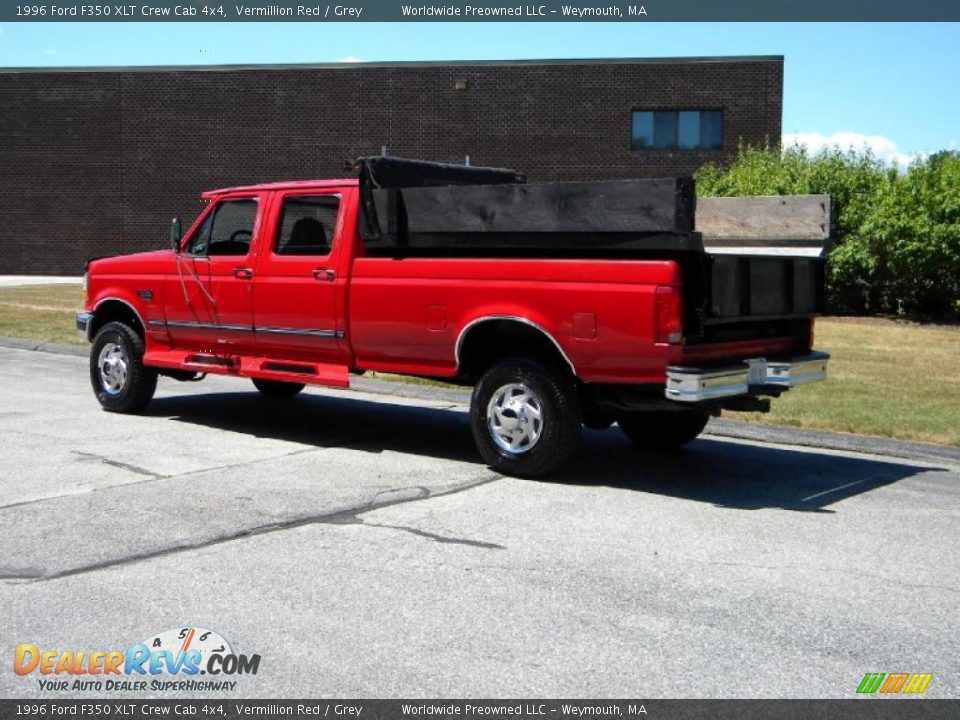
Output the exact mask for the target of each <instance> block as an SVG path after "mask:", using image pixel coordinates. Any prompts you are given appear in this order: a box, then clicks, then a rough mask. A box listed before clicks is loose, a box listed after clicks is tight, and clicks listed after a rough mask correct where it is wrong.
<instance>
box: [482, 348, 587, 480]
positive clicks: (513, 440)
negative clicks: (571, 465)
mask: <svg viewBox="0 0 960 720" xmlns="http://www.w3.org/2000/svg"><path fill="white" fill-rule="evenodd" d="M470 421H471V426H472V429H473V439H474V442H475V443H476V445H477V449H478V450H479V451H480V454H481V455H482V456H483V459H484V460H485V461H486V462H487V463H488V464H489V465H490V466H491V467H492V468H493V469H494V470H497V471H499V472H502V473H504V474H507V475H517V476H520V477H539V476H542V475H547V474H548V473H551V472H553V471H554V470H556V469H557V468H559V467H561V466H562V465H564V464H566V463H567V462H568V461H569V460H570V458H571V457H573V454H574V453H575V452H576V449H577V439H578V437H579V435H580V424H581V411H580V401H579V398H578V396H577V392H576V387H575V386H574V383H573V380H572V378H569V377H567V376H565V375H564V374H563V373H561V372H558V371H555V370H551V369H549V368H547V367H545V366H543V365H540V364H539V363H535V362H532V361H529V360H523V359H511V360H505V361H503V362H501V363H498V364H497V365H494V366H493V367H492V368H490V370H488V371H487V372H486V373H485V374H484V375H483V377H482V378H480V382H478V383H477V386H476V387H475V388H474V390H473V397H472V399H471V402H470Z"/></svg>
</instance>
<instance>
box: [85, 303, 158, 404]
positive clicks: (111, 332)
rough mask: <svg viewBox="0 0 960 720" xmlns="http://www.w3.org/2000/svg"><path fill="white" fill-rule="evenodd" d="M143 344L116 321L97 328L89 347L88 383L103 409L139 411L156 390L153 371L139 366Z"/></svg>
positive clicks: (141, 364)
mask: <svg viewBox="0 0 960 720" xmlns="http://www.w3.org/2000/svg"><path fill="white" fill-rule="evenodd" d="M143 352H144V344H143V338H141V337H140V336H139V335H138V334H137V332H136V331H135V330H134V329H133V328H131V327H129V326H127V325H124V324H123V323H120V322H110V323H107V324H106V325H104V326H103V327H102V328H100V330H99V332H97V336H96V337H95V338H94V339H93V345H92V346H91V348H90V384H91V385H93V393H94V395H96V396H97V401H98V402H99V403H100V405H101V406H102V407H103V409H104V410H109V411H110V412H119V413H135V412H139V411H140V410H143V409H144V408H145V407H146V406H147V403H149V402H150V400H152V399H153V394H154V392H156V390H157V371H156V370H154V369H153V368H148V367H146V366H145V365H144V364H143Z"/></svg>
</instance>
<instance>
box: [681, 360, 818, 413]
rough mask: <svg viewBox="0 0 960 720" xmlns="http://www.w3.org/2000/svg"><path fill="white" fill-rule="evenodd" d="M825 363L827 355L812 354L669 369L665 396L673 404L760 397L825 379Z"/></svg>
mask: <svg viewBox="0 0 960 720" xmlns="http://www.w3.org/2000/svg"><path fill="white" fill-rule="evenodd" d="M829 360H830V356H829V355H828V354H827V353H823V352H812V353H810V354H809V355H801V356H799V357H794V358H790V359H787V360H783V359H779V358H778V359H772V360H768V359H766V358H751V359H749V360H744V361H743V362H740V363H737V364H734V365H728V366H724V367H710V368H697V367H678V366H670V367H668V368H667V385H666V396H667V399H668V400H675V401H677V402H704V401H707V400H719V399H722V398H730V397H738V396H742V395H751V394H762V393H763V390H764V389H765V388H771V389H772V388H777V389H780V390H783V389H786V388H791V387H795V386H797V385H802V384H804V383H808V382H816V381H817V380H823V379H825V378H826V377H827V361H829Z"/></svg>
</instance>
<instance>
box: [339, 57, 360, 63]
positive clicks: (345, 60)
mask: <svg viewBox="0 0 960 720" xmlns="http://www.w3.org/2000/svg"><path fill="white" fill-rule="evenodd" d="M337 62H342V63H358V62H363V59H361V58H358V57H354V56H353V55H347V56H346V57H342V58H340V59H339V60H337Z"/></svg>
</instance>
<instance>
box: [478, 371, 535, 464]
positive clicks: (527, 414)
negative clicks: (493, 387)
mask: <svg viewBox="0 0 960 720" xmlns="http://www.w3.org/2000/svg"><path fill="white" fill-rule="evenodd" d="M487 427H488V428H489V430H490V436H491V437H492V438H493V442H494V443H496V445H497V447H498V448H500V449H501V450H503V451H504V452H506V453H509V454H510V455H523V454H524V453H527V452H530V450H532V449H533V447H534V446H535V445H536V444H537V442H538V441H539V440H540V436H541V435H542V434H543V402H542V401H541V400H540V397H539V396H538V395H537V394H536V393H535V392H534V391H533V390H532V389H531V388H530V386H529V385H525V384H524V383H510V384H508V385H504V386H502V387H500V388H498V389H497V391H496V392H495V393H493V397H491V398H490V402H489V403H488V404H487Z"/></svg>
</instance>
